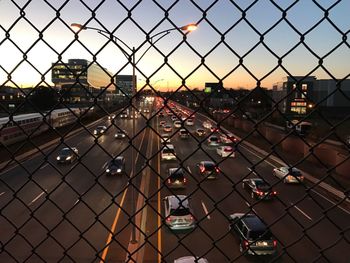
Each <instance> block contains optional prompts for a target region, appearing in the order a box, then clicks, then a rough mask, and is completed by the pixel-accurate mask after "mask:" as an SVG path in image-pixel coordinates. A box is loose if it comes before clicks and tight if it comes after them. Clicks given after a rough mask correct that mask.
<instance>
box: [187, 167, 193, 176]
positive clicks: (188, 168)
mask: <svg viewBox="0 0 350 263" xmlns="http://www.w3.org/2000/svg"><path fill="white" fill-rule="evenodd" d="M187 170H188V171H189V172H190V174H192V171H191V169H190V167H189V166H187Z"/></svg>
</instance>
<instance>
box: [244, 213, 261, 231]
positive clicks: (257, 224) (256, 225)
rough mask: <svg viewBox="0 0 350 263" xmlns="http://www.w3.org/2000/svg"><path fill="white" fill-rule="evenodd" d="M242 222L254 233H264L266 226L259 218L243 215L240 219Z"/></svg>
mask: <svg viewBox="0 0 350 263" xmlns="http://www.w3.org/2000/svg"><path fill="white" fill-rule="evenodd" d="M241 220H242V222H243V223H244V224H245V225H246V226H247V228H248V229H250V230H254V231H265V230H266V228H267V227H266V225H265V224H264V222H263V221H261V219H260V218H259V217H257V216H256V215H253V214H248V215H245V216H243V217H242V218H241Z"/></svg>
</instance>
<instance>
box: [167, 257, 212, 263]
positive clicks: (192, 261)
mask: <svg viewBox="0 0 350 263" xmlns="http://www.w3.org/2000/svg"><path fill="white" fill-rule="evenodd" d="M174 263H209V261H208V260H207V259H205V258H199V257H193V256H187V257H181V258H178V259H175V260H174Z"/></svg>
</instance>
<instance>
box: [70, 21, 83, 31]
mask: <svg viewBox="0 0 350 263" xmlns="http://www.w3.org/2000/svg"><path fill="white" fill-rule="evenodd" d="M70 26H71V28H72V29H73V30H74V31H75V32H78V31H80V30H85V29H86V26H83V25H82V24H78V23H72V24H71V25H70Z"/></svg>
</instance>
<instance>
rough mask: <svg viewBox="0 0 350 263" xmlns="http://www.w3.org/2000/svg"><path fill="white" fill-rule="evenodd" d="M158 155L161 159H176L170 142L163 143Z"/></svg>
mask: <svg viewBox="0 0 350 263" xmlns="http://www.w3.org/2000/svg"><path fill="white" fill-rule="evenodd" d="M160 157H161V160H162V161H171V160H176V153H175V148H174V145H172V144H165V145H164V147H163V149H162V151H161V153H160Z"/></svg>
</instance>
